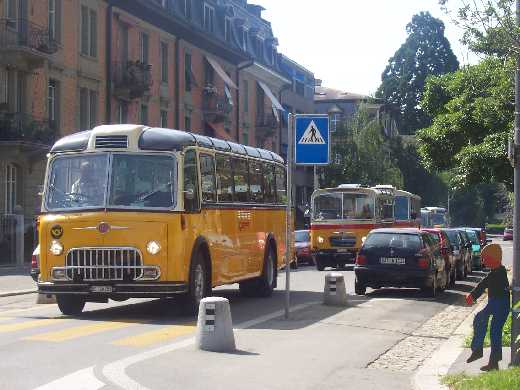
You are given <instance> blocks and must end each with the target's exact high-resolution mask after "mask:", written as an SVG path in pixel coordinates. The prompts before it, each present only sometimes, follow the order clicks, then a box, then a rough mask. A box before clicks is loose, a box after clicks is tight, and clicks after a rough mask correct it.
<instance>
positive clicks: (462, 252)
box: [441, 229, 469, 280]
mask: <svg viewBox="0 0 520 390" xmlns="http://www.w3.org/2000/svg"><path fill="white" fill-rule="evenodd" d="M441 230H442V231H443V232H446V234H447V235H448V239H449V240H450V243H451V248H452V250H453V256H454V257H455V265H456V276H457V280H462V279H464V278H465V277H466V276H467V274H468V263H469V253H468V248H467V244H466V241H465V239H464V238H463V237H462V233H461V232H460V231H459V230H458V229H441Z"/></svg>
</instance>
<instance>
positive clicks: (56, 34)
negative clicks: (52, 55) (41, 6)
mask: <svg viewBox="0 0 520 390" xmlns="http://www.w3.org/2000/svg"><path fill="white" fill-rule="evenodd" d="M49 38H50V39H52V40H54V41H57V42H60V41H61V0H49Z"/></svg>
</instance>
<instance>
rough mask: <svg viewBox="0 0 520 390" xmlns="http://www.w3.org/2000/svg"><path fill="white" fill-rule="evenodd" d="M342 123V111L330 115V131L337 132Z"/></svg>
mask: <svg viewBox="0 0 520 390" xmlns="http://www.w3.org/2000/svg"><path fill="white" fill-rule="evenodd" d="M340 123H341V114H340V113H337V112H335V113H333V114H331V115H330V132H331V133H335V132H336V131H337V130H338V128H339V126H340Z"/></svg>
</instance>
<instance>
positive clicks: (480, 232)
mask: <svg viewBox="0 0 520 390" xmlns="http://www.w3.org/2000/svg"><path fill="white" fill-rule="evenodd" d="M465 229H466V230H473V231H474V232H475V233H477V237H478V241H479V243H480V246H481V248H484V247H485V246H486V245H487V244H489V243H490V242H491V240H488V238H487V233H486V229H484V228H475V227H467V228H465Z"/></svg>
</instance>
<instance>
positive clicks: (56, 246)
mask: <svg viewBox="0 0 520 390" xmlns="http://www.w3.org/2000/svg"><path fill="white" fill-rule="evenodd" d="M50 251H51V253H52V254H53V255H54V256H60V255H61V254H62V253H63V245H61V243H60V242H59V241H53V242H52V244H51V247H50Z"/></svg>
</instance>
